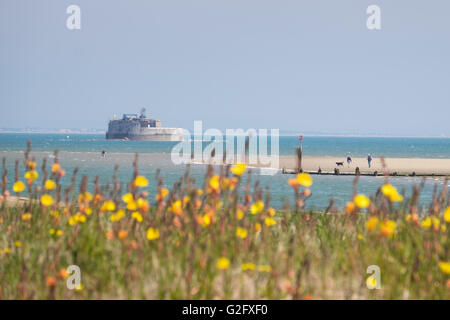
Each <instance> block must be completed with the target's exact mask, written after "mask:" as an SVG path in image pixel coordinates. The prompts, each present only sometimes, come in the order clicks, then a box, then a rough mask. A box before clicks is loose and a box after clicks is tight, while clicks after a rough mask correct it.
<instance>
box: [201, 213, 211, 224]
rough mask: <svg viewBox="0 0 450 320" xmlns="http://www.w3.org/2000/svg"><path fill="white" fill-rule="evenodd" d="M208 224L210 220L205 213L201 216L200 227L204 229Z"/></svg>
mask: <svg viewBox="0 0 450 320" xmlns="http://www.w3.org/2000/svg"><path fill="white" fill-rule="evenodd" d="M210 224H211V218H210V216H209V214H207V213H206V214H204V215H203V218H202V226H204V227H205V228H206V227H207V226H209V225H210Z"/></svg>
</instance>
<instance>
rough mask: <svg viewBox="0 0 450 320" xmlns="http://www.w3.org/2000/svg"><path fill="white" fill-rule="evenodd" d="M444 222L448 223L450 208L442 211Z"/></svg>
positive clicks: (449, 220)
mask: <svg viewBox="0 0 450 320" xmlns="http://www.w3.org/2000/svg"><path fill="white" fill-rule="evenodd" d="M444 221H445V222H449V223H450V207H447V209H445V211H444Z"/></svg>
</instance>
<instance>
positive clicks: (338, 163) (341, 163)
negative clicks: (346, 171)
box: [336, 161, 344, 167]
mask: <svg viewBox="0 0 450 320" xmlns="http://www.w3.org/2000/svg"><path fill="white" fill-rule="evenodd" d="M336 165H337V166H338V167H339V166H344V161H342V162H336Z"/></svg>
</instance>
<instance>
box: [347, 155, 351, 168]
mask: <svg viewBox="0 0 450 320" xmlns="http://www.w3.org/2000/svg"><path fill="white" fill-rule="evenodd" d="M350 163H352V156H351V155H350V153H349V154H348V155H347V165H348V167H350Z"/></svg>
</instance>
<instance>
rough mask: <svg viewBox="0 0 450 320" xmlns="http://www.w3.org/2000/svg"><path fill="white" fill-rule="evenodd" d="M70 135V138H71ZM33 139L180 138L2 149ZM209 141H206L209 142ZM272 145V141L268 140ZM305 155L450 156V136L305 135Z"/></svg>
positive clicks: (165, 145) (290, 145)
mask: <svg viewBox="0 0 450 320" xmlns="http://www.w3.org/2000/svg"><path fill="white" fill-rule="evenodd" d="M67 137H68V138H67ZM28 139H31V140H32V144H33V150H35V151H54V150H55V149H58V150H60V151H72V152H100V151H101V150H105V151H107V152H122V153H127V152H132V153H134V152H139V153H166V154H167V153H170V151H171V149H172V148H173V146H175V145H176V144H177V142H155V141H116V140H106V139H105V136H104V135H99V134H73V135H69V136H67V135H66V134H9V133H3V134H0V151H12V150H16V151H20V150H23V149H24V148H25V146H26V142H27V140H28ZM207 144H208V143H204V145H207ZM268 145H269V146H270V142H268ZM297 146H298V137H295V136H281V137H280V155H282V156H285V155H294V154H295V148H296V147H297ZM303 151H304V154H305V155H313V156H345V155H346V154H347V153H348V152H350V153H351V154H352V155H353V156H354V157H360V156H361V157H364V156H367V154H368V153H371V154H372V155H373V156H374V157H381V156H384V157H398V158H403V157H404V158H450V138H373V137H305V138H304V141H303Z"/></svg>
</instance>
